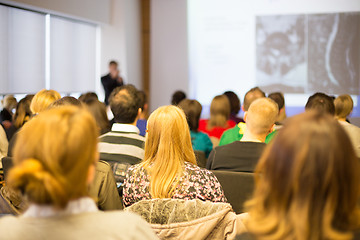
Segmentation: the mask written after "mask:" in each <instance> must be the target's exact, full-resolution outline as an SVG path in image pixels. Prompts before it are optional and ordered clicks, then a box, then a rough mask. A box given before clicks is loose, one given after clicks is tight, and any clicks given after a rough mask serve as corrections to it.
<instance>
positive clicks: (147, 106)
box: [144, 103, 149, 111]
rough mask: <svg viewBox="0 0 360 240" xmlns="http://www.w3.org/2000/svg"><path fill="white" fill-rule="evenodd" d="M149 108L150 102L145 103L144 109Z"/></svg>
mask: <svg viewBox="0 0 360 240" xmlns="http://www.w3.org/2000/svg"><path fill="white" fill-rule="evenodd" d="M148 108H149V104H147V103H145V104H144V111H147V110H148Z"/></svg>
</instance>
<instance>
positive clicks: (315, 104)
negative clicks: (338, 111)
mask: <svg viewBox="0 0 360 240" xmlns="http://www.w3.org/2000/svg"><path fill="white" fill-rule="evenodd" d="M305 110H315V111H318V112H321V113H327V114H330V115H332V116H334V115H335V105H334V100H333V98H331V97H330V96H329V95H326V94H325V93H321V92H317V93H315V94H313V95H312V96H310V97H309V99H308V101H307V103H306V105H305Z"/></svg>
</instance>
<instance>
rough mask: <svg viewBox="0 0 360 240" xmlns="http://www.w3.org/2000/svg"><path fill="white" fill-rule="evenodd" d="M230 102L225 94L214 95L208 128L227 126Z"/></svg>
mask: <svg viewBox="0 0 360 240" xmlns="http://www.w3.org/2000/svg"><path fill="white" fill-rule="evenodd" d="M230 110H231V109H230V102H229V99H228V97H226V96H225V95H219V96H216V97H214V99H213V100H212V101H211V105H210V119H209V122H208V124H207V128H208V129H209V130H211V129H212V128H214V127H226V126H227V120H228V119H229V117H230Z"/></svg>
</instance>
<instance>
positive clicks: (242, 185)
mask: <svg viewBox="0 0 360 240" xmlns="http://www.w3.org/2000/svg"><path fill="white" fill-rule="evenodd" d="M212 172H213V173H214V174H215V176H216V177H217V179H218V180H219V182H220V184H221V186H222V188H223V190H224V193H225V196H226V198H227V200H228V202H229V203H230V204H231V206H232V207H233V210H234V211H235V212H236V213H237V214H239V213H243V212H244V206H243V205H244V203H245V202H246V201H247V200H248V199H249V198H250V197H251V195H252V193H253V190H254V173H247V172H230V171H218V170H214V171H212Z"/></svg>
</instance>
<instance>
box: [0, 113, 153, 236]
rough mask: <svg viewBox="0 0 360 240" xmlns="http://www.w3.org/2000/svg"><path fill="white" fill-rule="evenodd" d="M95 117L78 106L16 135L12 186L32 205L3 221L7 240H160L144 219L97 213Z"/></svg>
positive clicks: (33, 123)
mask: <svg viewBox="0 0 360 240" xmlns="http://www.w3.org/2000/svg"><path fill="white" fill-rule="evenodd" d="M97 136H98V134H97V131H96V123H95V121H94V119H93V117H92V116H91V115H90V114H89V113H88V112H87V111H85V110H81V109H79V108H76V107H63V108H57V109H51V110H48V111H46V112H42V113H41V114H39V116H37V117H36V118H34V119H32V120H31V121H30V122H29V123H27V124H26V125H25V126H24V127H23V128H22V130H21V131H20V132H19V134H18V138H17V142H16V145H15V148H14V162H15V166H14V168H13V169H12V170H11V172H10V175H9V176H8V183H9V186H11V187H12V188H13V189H15V190H19V191H21V192H22V193H23V194H24V196H25V198H26V199H28V200H29V203H30V204H29V208H28V209H27V210H26V211H25V212H24V213H23V214H22V215H21V217H12V216H8V217H2V218H1V219H0V232H1V237H2V238H4V239H104V238H114V239H157V238H156V236H155V234H154V233H153V232H152V230H151V228H150V227H149V225H148V224H147V223H146V222H145V221H143V220H142V219H141V218H140V217H138V216H135V215H132V214H130V213H125V212H116V211H114V212H108V213H105V212H99V211H98V209H97V207H96V205H95V203H94V201H93V200H92V199H91V198H89V197H88V193H87V188H88V185H89V184H90V183H91V181H92V179H93V178H94V172H95V165H96V163H97V160H98V153H97V150H96V149H97V142H98V141H97Z"/></svg>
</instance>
